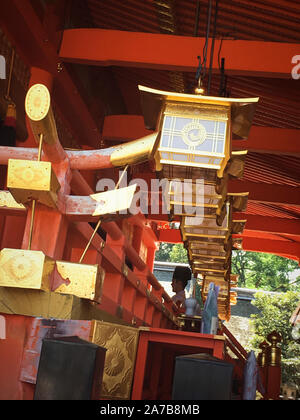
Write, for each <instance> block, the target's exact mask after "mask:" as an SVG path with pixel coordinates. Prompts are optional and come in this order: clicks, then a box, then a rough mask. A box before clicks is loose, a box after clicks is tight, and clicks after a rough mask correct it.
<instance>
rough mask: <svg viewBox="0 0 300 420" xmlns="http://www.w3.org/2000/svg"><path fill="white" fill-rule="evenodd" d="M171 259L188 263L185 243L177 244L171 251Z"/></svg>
mask: <svg viewBox="0 0 300 420" xmlns="http://www.w3.org/2000/svg"><path fill="white" fill-rule="evenodd" d="M170 260H171V261H172V262H177V263H188V262H189V261H188V257H187V250H186V249H185V248H184V246H183V244H181V243H179V244H175V245H174V246H173V248H172V251H171V253H170Z"/></svg>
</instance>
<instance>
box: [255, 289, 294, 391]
mask: <svg viewBox="0 0 300 420" xmlns="http://www.w3.org/2000/svg"><path fill="white" fill-rule="evenodd" d="M254 297H255V300H254V301H252V304H253V305H254V306H256V307H257V308H258V309H259V313H258V314H252V315H251V324H252V326H253V329H254V335H253V337H252V340H251V345H252V348H253V349H254V350H257V351H258V350H259V344H260V343H261V342H262V341H264V340H266V338H267V336H268V334H269V333H270V332H272V331H274V330H275V331H277V332H279V333H280V334H281V336H282V342H281V344H280V346H281V354H282V368H283V370H282V378H283V382H293V383H295V384H297V385H298V386H299V387H300V346H299V344H297V343H296V342H295V341H294V340H293V339H292V335H291V333H292V325H291V324H290V322H289V320H290V317H291V315H292V313H293V312H294V310H295V308H296V306H297V304H298V302H299V299H300V293H299V292H296V291H289V292H286V293H276V294H274V295H273V294H265V293H263V292H257V293H256V294H255V296H254ZM299 389H300V388H299Z"/></svg>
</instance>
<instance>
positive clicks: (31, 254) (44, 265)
mask: <svg viewBox="0 0 300 420" xmlns="http://www.w3.org/2000/svg"><path fill="white" fill-rule="evenodd" d="M53 269H54V261H53V260H52V259H51V258H49V257H47V256H46V255H45V254H44V253H43V252H42V251H29V250H23V249H10V248H4V249H2V251H1V252H0V286H8V287H21V288H25V289H40V290H50V288H51V274H52V272H53Z"/></svg>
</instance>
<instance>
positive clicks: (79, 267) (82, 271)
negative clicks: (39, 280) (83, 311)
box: [54, 261, 105, 302]
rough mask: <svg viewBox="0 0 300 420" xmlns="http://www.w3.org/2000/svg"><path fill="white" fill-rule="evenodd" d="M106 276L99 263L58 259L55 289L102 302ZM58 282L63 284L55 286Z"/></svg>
mask: <svg viewBox="0 0 300 420" xmlns="http://www.w3.org/2000/svg"><path fill="white" fill-rule="evenodd" d="M104 276H105V271H104V270H103V269H102V268H101V267H99V266H98V265H97V264H94V265H90V264H78V263H70V262H67V261H56V270H55V273H54V291H55V292H57V293H66V294H72V295H75V296H78V297H81V298H83V299H90V300H94V301H97V302H100V300H101V294H102V286H103V281H104ZM57 282H59V283H61V284H59V285H58V287H55V284H57Z"/></svg>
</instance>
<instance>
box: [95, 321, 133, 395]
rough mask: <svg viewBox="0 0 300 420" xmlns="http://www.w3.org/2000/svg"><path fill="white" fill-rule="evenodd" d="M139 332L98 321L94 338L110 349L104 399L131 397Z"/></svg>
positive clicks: (104, 377) (104, 378) (106, 363)
mask: <svg viewBox="0 0 300 420" xmlns="http://www.w3.org/2000/svg"><path fill="white" fill-rule="evenodd" d="M138 334H139V331H138V329H136V328H132V327H127V326H123V325H118V324H111V323H107V322H102V321H95V322H94V325H93V328H92V335H91V341H92V342H93V343H95V344H97V345H99V346H102V347H105V348H106V349H107V352H106V358H105V366H104V373H103V384H102V393H101V398H108V399H125V400H126V399H130V394H131V387H132V380H133V373H134V366H135V359H136V351H137V344H138Z"/></svg>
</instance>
